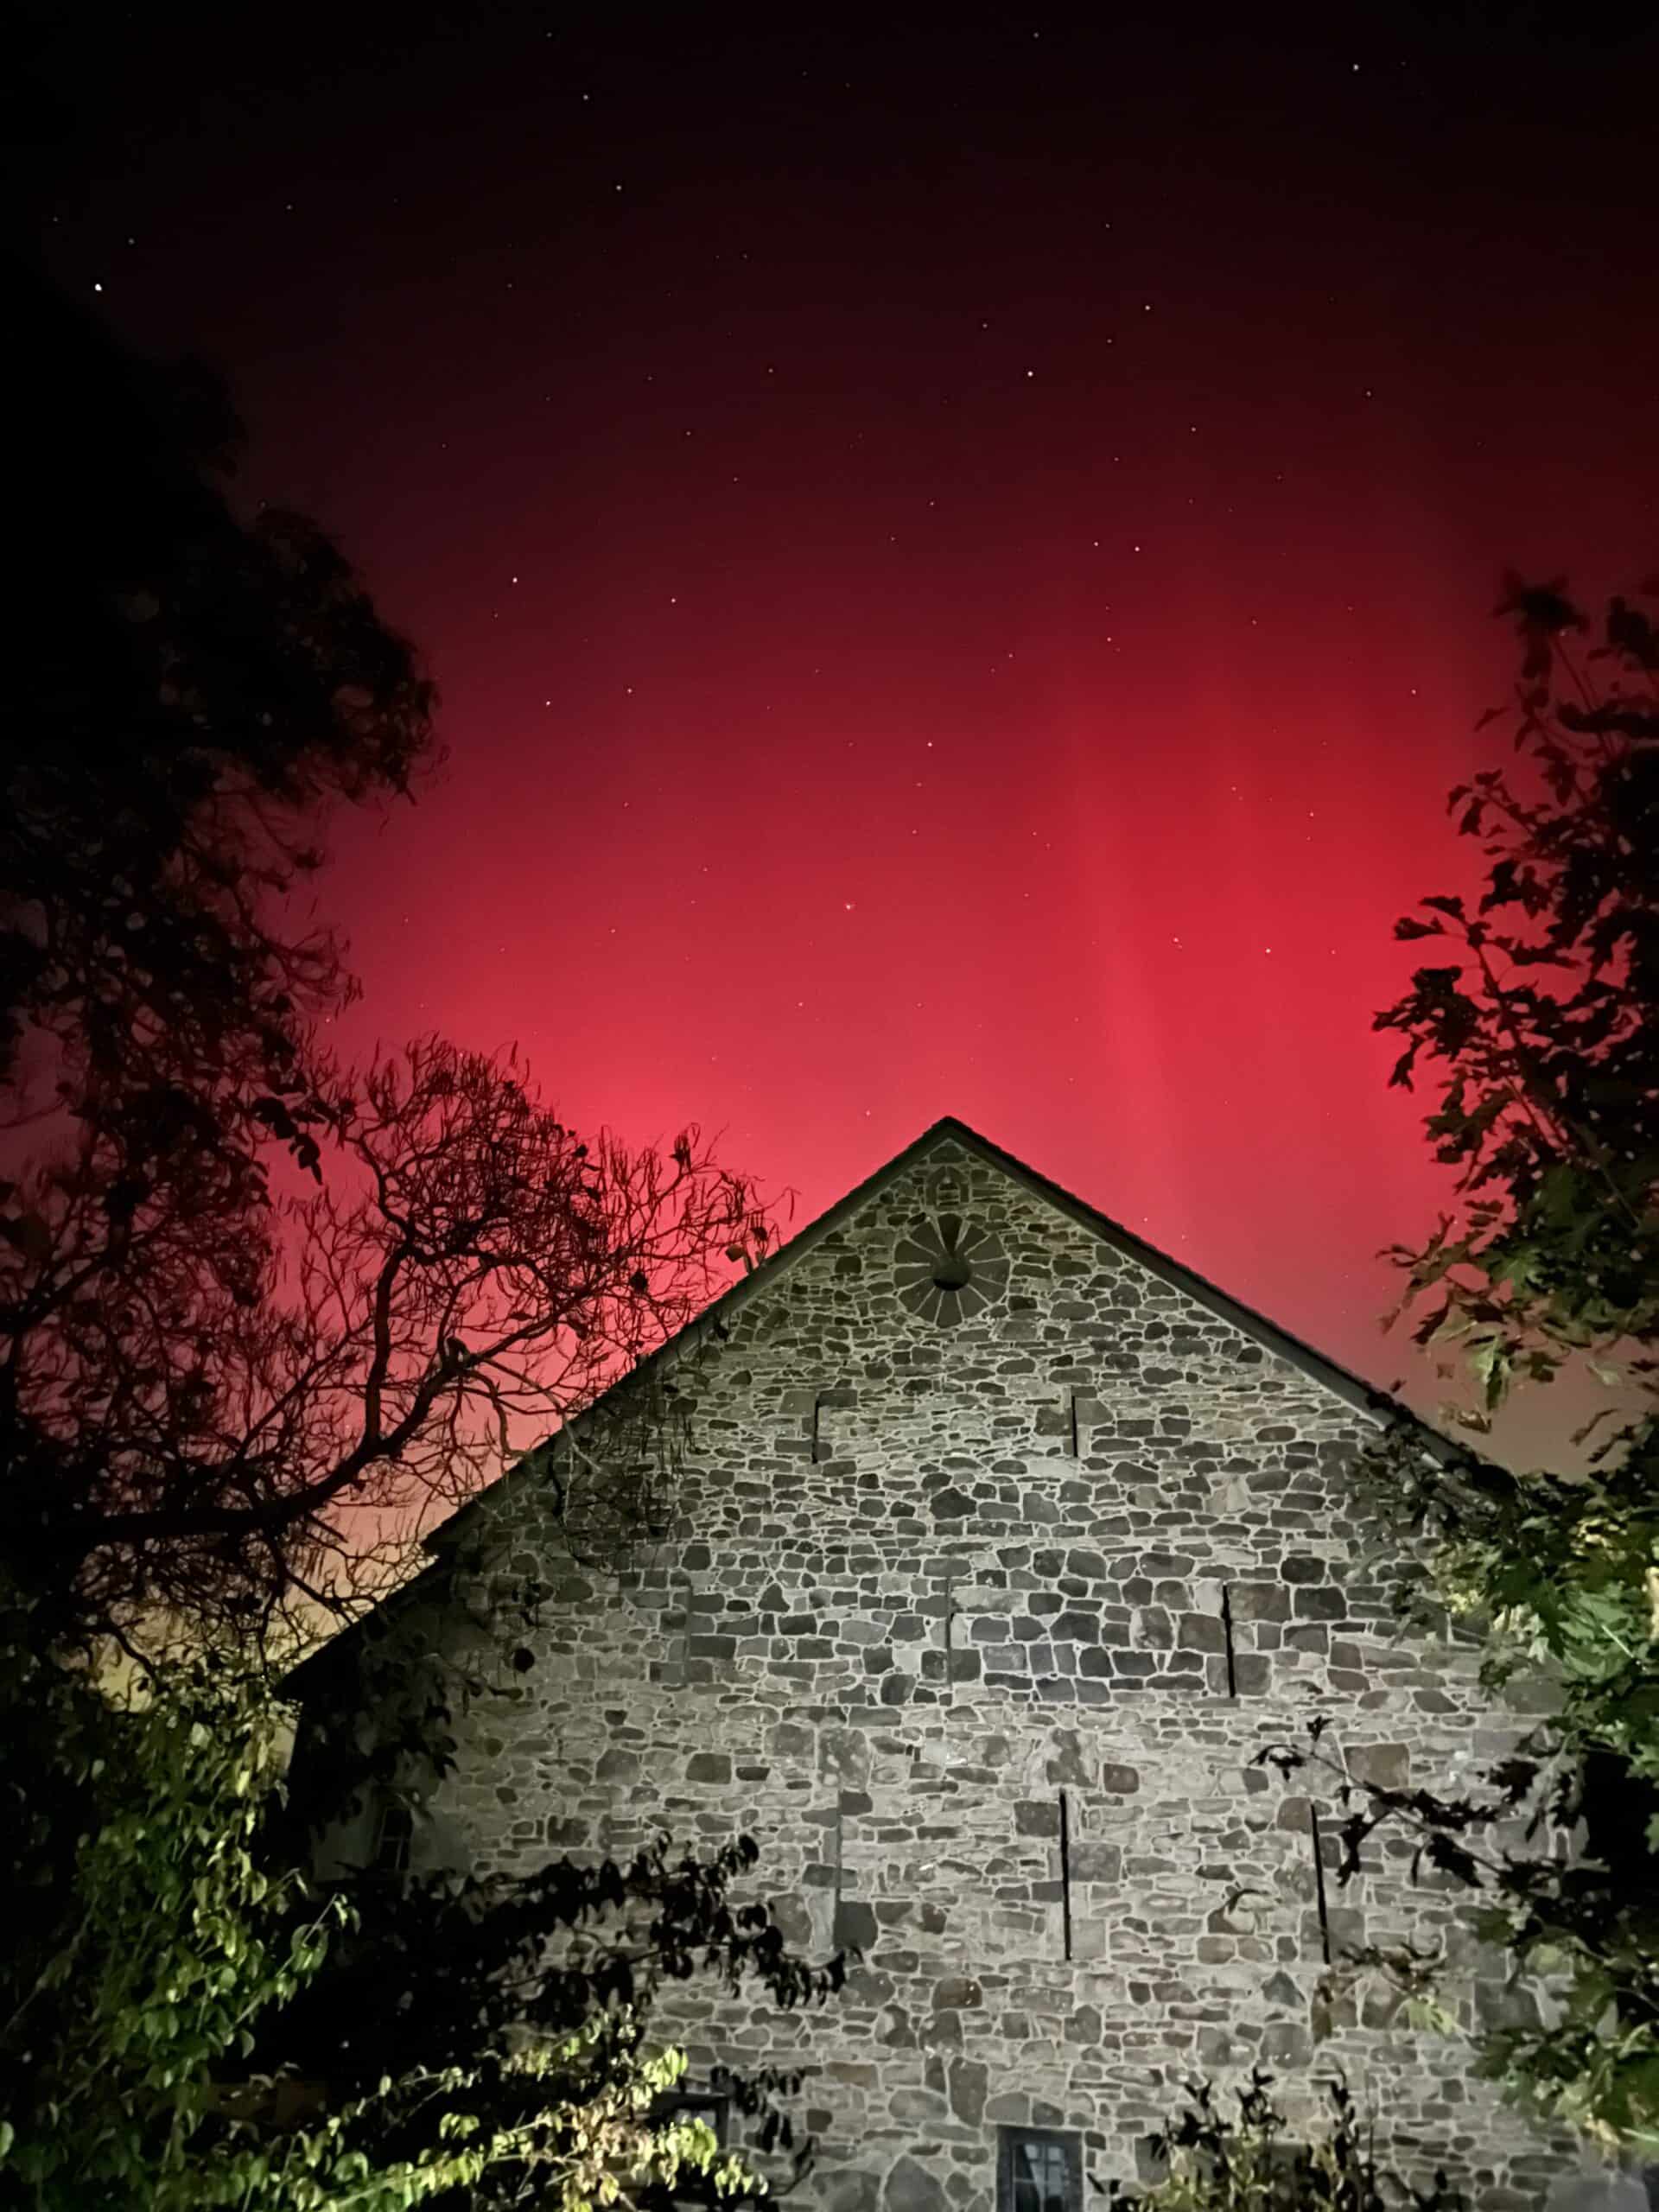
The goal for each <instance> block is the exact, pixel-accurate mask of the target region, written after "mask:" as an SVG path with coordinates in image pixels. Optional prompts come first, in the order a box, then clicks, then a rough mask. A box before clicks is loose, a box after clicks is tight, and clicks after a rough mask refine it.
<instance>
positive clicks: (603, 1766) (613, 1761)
mask: <svg viewBox="0 0 1659 2212" xmlns="http://www.w3.org/2000/svg"><path fill="white" fill-rule="evenodd" d="M638 1774H639V1753H638V1752H637V1751H601V1754H600V1759H599V1764H598V1765H597V1766H596V1767H595V1768H594V1775H595V1776H596V1777H597V1778H598V1779H599V1780H600V1781H601V1782H632V1781H633V1780H634V1778H635V1777H636V1776H637V1775H638Z"/></svg>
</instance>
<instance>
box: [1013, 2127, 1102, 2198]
mask: <svg viewBox="0 0 1659 2212" xmlns="http://www.w3.org/2000/svg"><path fill="white" fill-rule="evenodd" d="M1022 2143H1033V2144H1037V2145H1040V2146H1041V2147H1042V2148H1043V2149H1044V2150H1053V2149H1058V2150H1059V2151H1060V2152H1061V2153H1062V2154H1063V2156H1064V2158H1065V2204H1064V2207H1063V2208H1062V2212H1083V2137H1082V2134H1081V2133H1080V2132H1079V2131H1078V2130H1077V2129H1076V2128H1072V2127H999V2128H998V2129H997V2131H996V2212H1014V2152H1015V2150H1016V2148H1017V2147H1018V2146H1019V2145H1020V2144H1022Z"/></svg>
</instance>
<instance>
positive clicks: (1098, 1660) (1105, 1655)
mask: <svg viewBox="0 0 1659 2212" xmlns="http://www.w3.org/2000/svg"><path fill="white" fill-rule="evenodd" d="M1077 1669H1078V1671H1079V1673H1081V1674H1084V1675H1089V1676H1090V1677H1091V1678H1092V1679H1095V1680H1098V1679H1099V1678H1100V1677H1101V1676H1102V1675H1109V1674H1110V1673H1111V1671H1112V1655H1111V1653H1110V1652H1109V1651H1107V1650H1103V1649H1102V1648H1101V1646H1100V1645H1098V1644H1094V1643H1086V1644H1084V1648H1083V1649H1082V1650H1081V1651H1080V1652H1079V1653H1078V1654H1077Z"/></svg>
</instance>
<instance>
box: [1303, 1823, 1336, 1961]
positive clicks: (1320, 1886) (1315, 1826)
mask: <svg viewBox="0 0 1659 2212" xmlns="http://www.w3.org/2000/svg"><path fill="white" fill-rule="evenodd" d="M1307 1828H1308V1834H1310V1835H1311V1836H1312V1837H1313V1884H1314V1888H1315V1890H1316V1891H1317V1892H1318V1895H1319V1949H1320V1951H1321V1953H1322V1954H1323V1955H1324V1958H1325V1964H1326V1966H1329V1965H1330V1963H1331V1923H1330V1921H1329V1919H1328V1918H1327V1917H1326V1916H1325V1860H1324V1859H1323V1857H1322V1856H1321V1854H1320V1852H1319V1807H1318V1806H1317V1805H1313V1804H1310V1805H1309V1807H1308V1808H1307Z"/></svg>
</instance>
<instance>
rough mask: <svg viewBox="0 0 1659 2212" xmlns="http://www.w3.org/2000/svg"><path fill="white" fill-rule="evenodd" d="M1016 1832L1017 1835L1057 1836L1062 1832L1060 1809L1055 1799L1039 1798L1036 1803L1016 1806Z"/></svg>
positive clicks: (1030, 1802)
mask: <svg viewBox="0 0 1659 2212" xmlns="http://www.w3.org/2000/svg"><path fill="white" fill-rule="evenodd" d="M1059 1832H1060V1808H1059V1805H1058V1802H1056V1801H1054V1800H1053V1799H1044V1798H1040V1797H1039V1798H1038V1799H1036V1800H1035V1801H1034V1802H1033V1801H1031V1800H1027V1802H1026V1803H1024V1804H1021V1805H1016V1806H1015V1807H1014V1834H1016V1835H1046V1836H1057V1835H1058V1834H1059Z"/></svg>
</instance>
